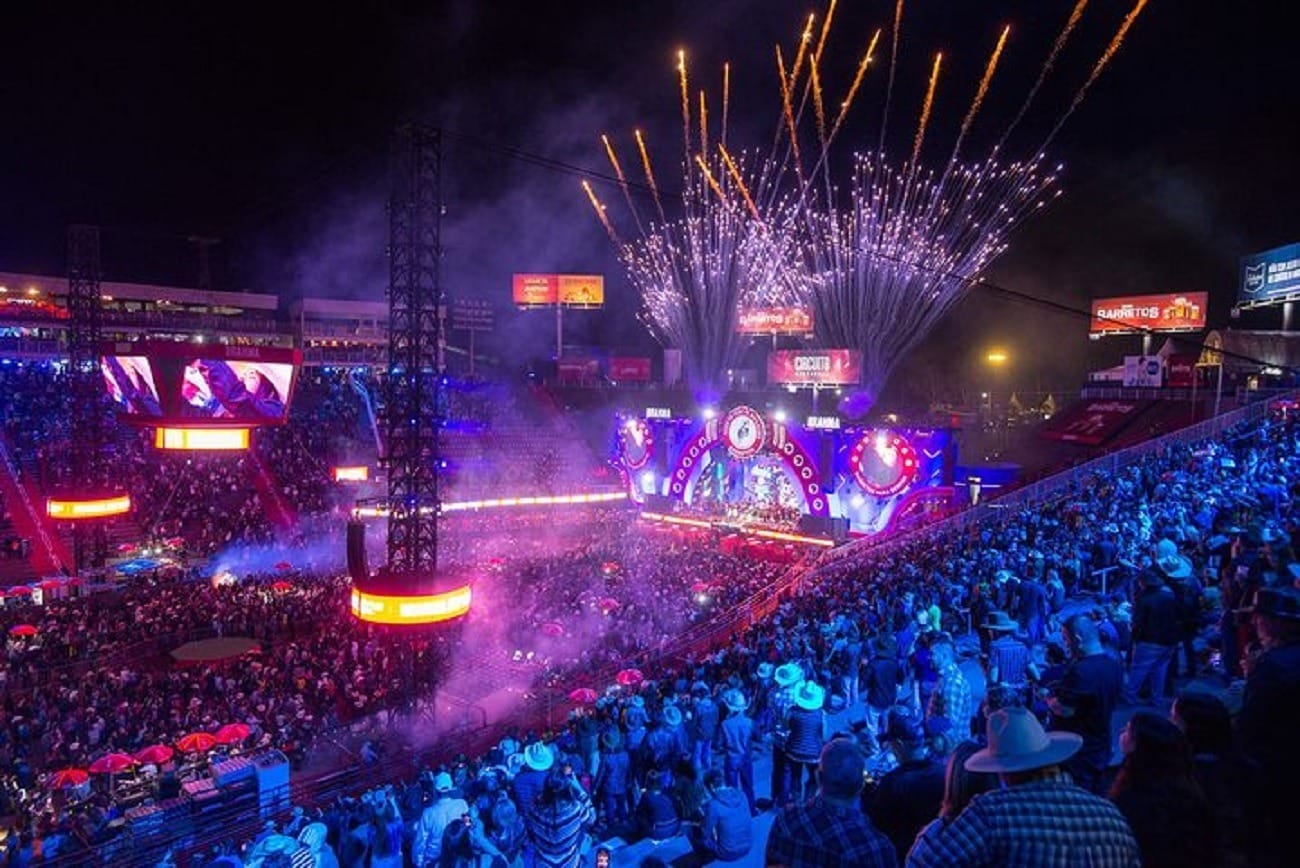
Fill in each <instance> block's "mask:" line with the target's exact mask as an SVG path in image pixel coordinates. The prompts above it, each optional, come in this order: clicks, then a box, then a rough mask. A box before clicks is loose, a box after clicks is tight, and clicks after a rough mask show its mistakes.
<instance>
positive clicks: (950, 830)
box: [907, 708, 1141, 868]
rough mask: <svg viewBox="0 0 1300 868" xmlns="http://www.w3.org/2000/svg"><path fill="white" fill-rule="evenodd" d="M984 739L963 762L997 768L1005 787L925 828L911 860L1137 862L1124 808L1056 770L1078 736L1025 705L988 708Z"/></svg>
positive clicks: (1119, 865) (1069, 866) (1004, 864)
mask: <svg viewBox="0 0 1300 868" xmlns="http://www.w3.org/2000/svg"><path fill="white" fill-rule="evenodd" d="M988 741H989V746H988V747H987V748H985V749H984V750H981V751H978V752H976V753H975V754H973V755H972V756H971V757H970V759H968V760H966V769H967V770H968V771H973V772H992V773H996V774H997V775H998V777H999V778H1000V779H1001V781H1002V789H998V790H993V791H992V792H987V793H983V794H981V795H978V796H976V797H975V798H974V799H973V800H971V803H970V804H969V805H967V806H966V809H965V810H964V811H962V812H961V813H960V814H958V815H957V817H956V818H955V819H953V820H952V821H950V822H945V821H944V820H942V819H939V820H935V821H934V822H933V823H931V824H930V825H929V826H927V827H926V828H925V829H924V830H922V832H921V834H920V835H918V836H917V839H916V843H915V844H913V845H912V850H911V852H909V853H908V854H907V866H908V868H930V866H936V868H938V866H942V868H952V866H971V868H975V866H989V868H992V866H999V868H1074V866H1079V865H1087V866H1089V868H1139V866H1140V865H1141V857H1140V855H1139V853H1138V846H1137V841H1136V839H1135V838H1134V837H1133V831H1132V830H1131V829H1130V828H1129V825H1128V822H1127V821H1126V820H1125V819H1124V815H1123V814H1121V813H1120V812H1119V809H1118V808H1116V807H1115V806H1114V805H1113V804H1111V803H1110V802H1108V801H1106V800H1105V799H1103V798H1101V797H1100V796H1095V795H1093V794H1092V793H1090V792H1088V791H1087V790H1085V789H1083V788H1082V787H1077V786H1075V785H1074V784H1073V783H1072V782H1071V781H1070V778H1069V776H1068V775H1066V774H1065V773H1064V772H1062V771H1061V768H1060V764H1061V763H1063V762H1064V761H1065V760H1067V759H1069V757H1070V756H1072V755H1073V754H1074V753H1075V752H1076V751H1078V750H1079V748H1080V747H1081V746H1082V745H1083V739H1082V737H1080V736H1078V735H1075V734H1074V733H1067V732H1053V733H1050V734H1049V733H1046V732H1044V731H1043V727H1042V725H1041V724H1039V722H1038V720H1037V718H1035V717H1034V716H1033V714H1031V713H1030V712H1028V711H1026V710H1025V709H1023V708H1003V709H999V710H998V711H996V712H994V713H993V714H992V715H990V716H989V722H988Z"/></svg>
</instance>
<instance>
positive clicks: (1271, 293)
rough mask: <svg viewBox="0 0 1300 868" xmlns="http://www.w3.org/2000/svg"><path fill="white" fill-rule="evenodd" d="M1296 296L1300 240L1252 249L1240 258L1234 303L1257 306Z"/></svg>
mask: <svg viewBox="0 0 1300 868" xmlns="http://www.w3.org/2000/svg"><path fill="white" fill-rule="evenodd" d="M1297 298H1300V243H1298V244H1288V245H1286V246H1285V247H1275V248H1273V249H1272V250H1265V251H1264V252H1263V253H1256V254H1254V255H1253V256H1247V257H1245V258H1244V259H1242V260H1241V291H1240V292H1239V293H1238V294H1237V304H1239V305H1240V306H1242V307H1258V306H1260V305H1265V304H1276V303H1277V302H1281V301H1291V300H1294V299H1297Z"/></svg>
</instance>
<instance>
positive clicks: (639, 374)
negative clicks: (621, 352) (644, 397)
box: [609, 356, 650, 382]
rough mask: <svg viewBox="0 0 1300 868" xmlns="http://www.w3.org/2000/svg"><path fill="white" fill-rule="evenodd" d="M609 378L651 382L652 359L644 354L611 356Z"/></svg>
mask: <svg viewBox="0 0 1300 868" xmlns="http://www.w3.org/2000/svg"><path fill="white" fill-rule="evenodd" d="M609 378H610V379H611V380H615V381H626V380H635V381H637V382H649V380H650V360H649V359H647V358H645V357H644V356H611V357H610V359H609Z"/></svg>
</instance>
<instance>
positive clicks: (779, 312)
mask: <svg viewBox="0 0 1300 868" xmlns="http://www.w3.org/2000/svg"><path fill="white" fill-rule="evenodd" d="M812 330H813V315H812V311H811V310H809V309H808V308H806V307H751V308H748V309H746V310H742V311H741V312H740V316H739V317H738V318H737V320H736V331H738V332H740V333H741V334H742V335H806V334H811V333H812Z"/></svg>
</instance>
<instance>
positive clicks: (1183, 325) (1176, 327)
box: [1090, 292, 1210, 335]
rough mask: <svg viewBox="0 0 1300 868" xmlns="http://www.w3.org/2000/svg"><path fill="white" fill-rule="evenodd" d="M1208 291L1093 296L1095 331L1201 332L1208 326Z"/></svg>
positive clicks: (1133, 332) (1093, 330)
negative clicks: (1206, 320)
mask: <svg viewBox="0 0 1300 868" xmlns="http://www.w3.org/2000/svg"><path fill="white" fill-rule="evenodd" d="M1209 299H1210V294H1209V293H1208V292H1182V293H1173V292H1166V293H1161V294H1160V295H1127V296H1122V297H1120V298H1094V299H1093V300H1092V325H1091V328H1090V332H1091V334H1093V335H1130V334H1136V333H1138V332H1141V331H1143V330H1148V329H1149V330H1151V331H1157V332H1198V331H1201V330H1202V329H1204V328H1205V311H1206V308H1207V307H1208V306H1209Z"/></svg>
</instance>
